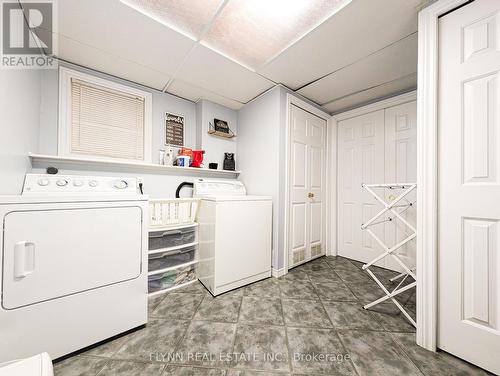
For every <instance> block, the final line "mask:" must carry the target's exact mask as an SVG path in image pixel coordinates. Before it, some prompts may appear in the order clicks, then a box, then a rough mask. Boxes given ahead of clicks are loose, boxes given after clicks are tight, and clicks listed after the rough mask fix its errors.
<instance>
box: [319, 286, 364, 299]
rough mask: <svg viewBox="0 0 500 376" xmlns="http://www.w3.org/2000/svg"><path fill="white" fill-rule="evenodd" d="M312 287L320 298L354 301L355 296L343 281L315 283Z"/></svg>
mask: <svg viewBox="0 0 500 376" xmlns="http://www.w3.org/2000/svg"><path fill="white" fill-rule="evenodd" d="M314 289H315V290H316V292H317V294H318V296H319V297H320V299H321V300H335V301H356V300H357V299H356V297H355V296H354V295H353V294H352V292H351V290H349V288H348V287H347V286H346V285H345V284H344V283H343V282H339V281H336V282H327V283H315V284H314Z"/></svg>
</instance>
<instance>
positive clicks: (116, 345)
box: [82, 329, 142, 358]
mask: <svg viewBox="0 0 500 376" xmlns="http://www.w3.org/2000/svg"><path fill="white" fill-rule="evenodd" d="M138 330H142V329H138ZM129 338H130V334H126V335H123V336H121V337H118V338H116V339H113V340H109V341H106V342H103V343H101V344H100V345H96V346H94V347H92V348H91V349H89V350H87V351H85V352H84V353H83V354H82V355H91V356H100V357H103V358H111V357H112V356H113V355H115V354H116V352H117V351H118V350H119V349H120V348H121V347H122V346H123V345H124V344H125V342H126V341H128V339H129Z"/></svg>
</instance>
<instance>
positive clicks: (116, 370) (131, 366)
mask: <svg viewBox="0 0 500 376" xmlns="http://www.w3.org/2000/svg"><path fill="white" fill-rule="evenodd" d="M164 367H165V365H163V364H159V363H138V362H130V361H123V360H111V361H109V362H108V364H106V366H105V367H104V368H103V370H102V371H101V372H99V376H117V375H120V376H137V375H141V376H160V375H161V373H162V371H163V368H164Z"/></svg>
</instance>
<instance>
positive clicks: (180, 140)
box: [165, 112, 184, 146]
mask: <svg viewBox="0 0 500 376" xmlns="http://www.w3.org/2000/svg"><path fill="white" fill-rule="evenodd" d="M165 145H173V146H184V116H181V115H176V114H172V113H170V112H166V113H165Z"/></svg>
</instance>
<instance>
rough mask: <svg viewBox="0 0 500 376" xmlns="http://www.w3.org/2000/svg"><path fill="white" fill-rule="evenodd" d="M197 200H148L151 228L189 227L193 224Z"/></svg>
mask: <svg viewBox="0 0 500 376" xmlns="http://www.w3.org/2000/svg"><path fill="white" fill-rule="evenodd" d="M199 202H200V199H198V198H168V199H153V200H149V214H150V221H149V225H150V227H151V228H156V227H169V226H177V225H189V224H192V223H194V221H195V219H196V212H197V210H198V204H199Z"/></svg>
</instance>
